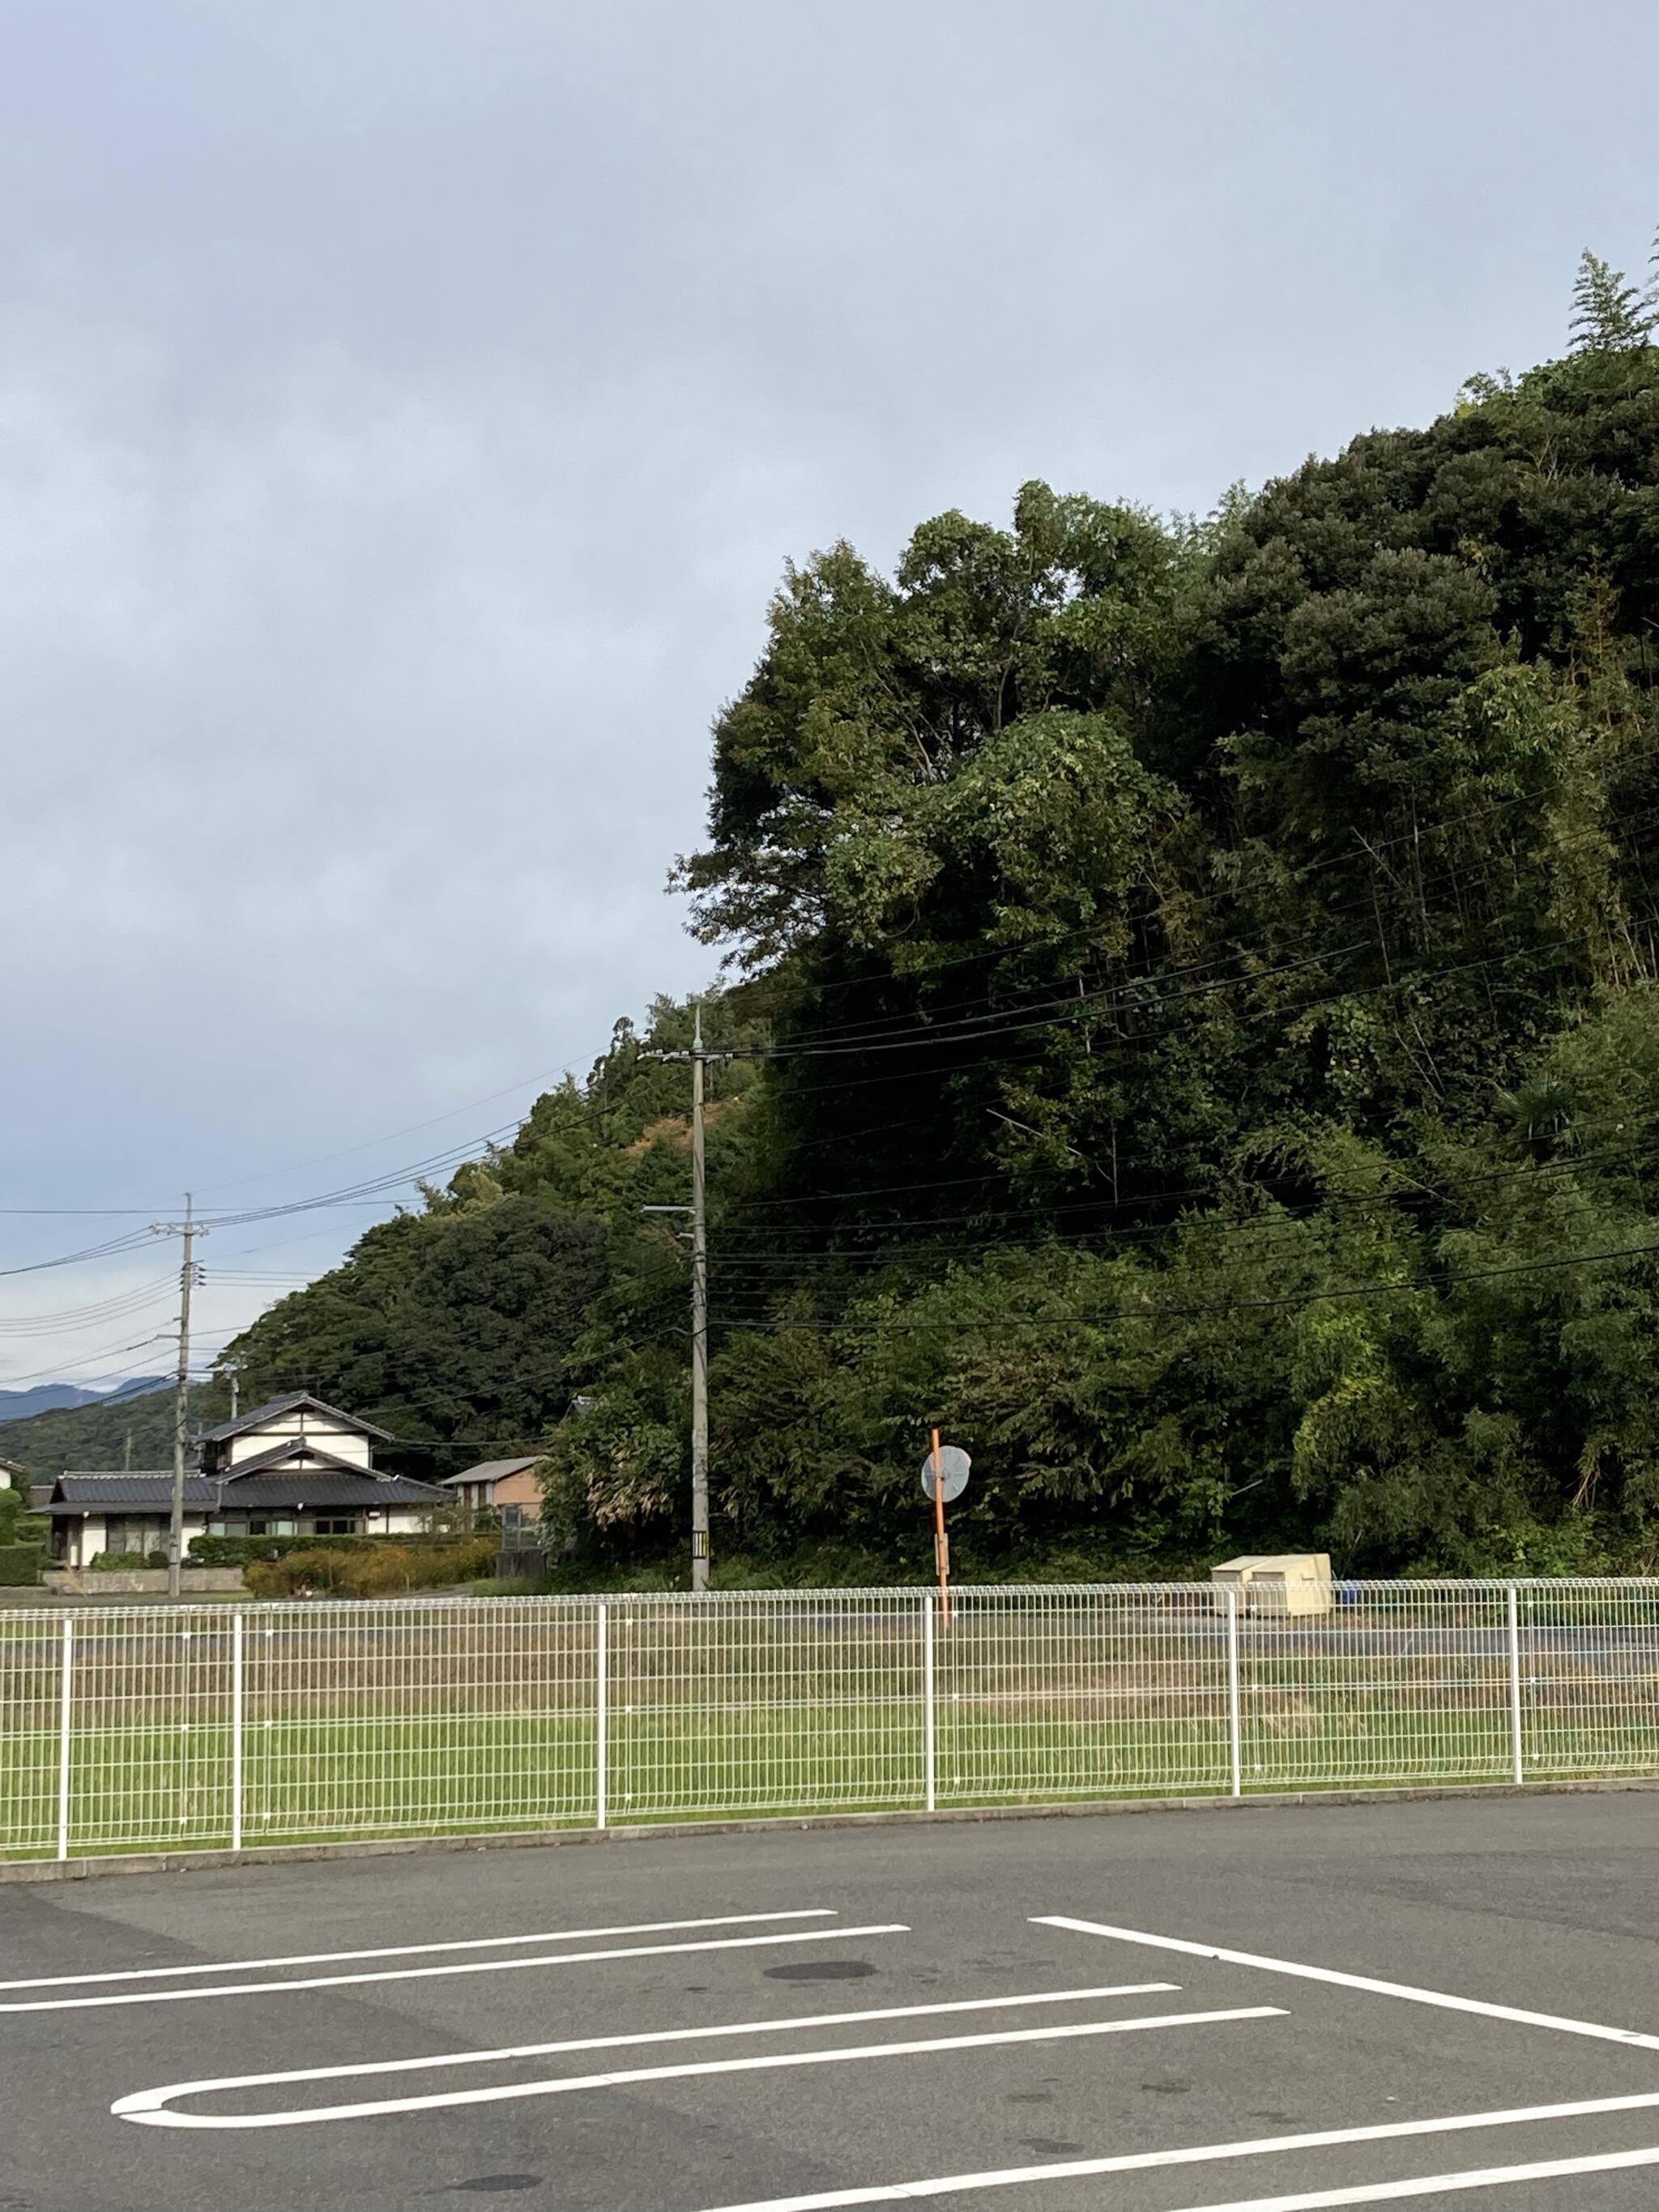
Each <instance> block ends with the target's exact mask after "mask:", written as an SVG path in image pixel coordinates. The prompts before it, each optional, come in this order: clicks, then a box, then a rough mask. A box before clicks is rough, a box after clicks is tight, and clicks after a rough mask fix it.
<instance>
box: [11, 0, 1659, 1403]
mask: <svg viewBox="0 0 1659 2212" xmlns="http://www.w3.org/2000/svg"><path fill="white" fill-rule="evenodd" d="M1656 121H1659V11H1656V10H1655V9H1653V8H1652V6H1651V5H1650V4H1648V5H1638V4H1634V0H1632V4H1630V5H1617V4H1607V0H1603V4H1595V0H1578V4H1577V5H1576V6H1574V7H1572V8H1571V9H1569V8H1567V7H1565V6H1563V5H1561V4H1559V0H1551V4H1540V0H1493V3H1492V4H1486V0H1480V4H1476V3H1475V0H1438V4H1435V5H1431V6H1430V5H1402V4H1400V0H1395V4H1392V5H1390V6H1389V7H1388V8H1386V9H1379V8H1376V7H1367V8H1360V7H1336V6H1333V5H1331V4H1330V0H1317V4H1310V5H1298V4H1274V0H1257V4H1251V3H1250V0H1157V4H1153V0H1135V4H1125V3H1124V0H1076V4H1073V0H1023V4H1022V5H1020V6H1019V7H1018V8H1015V7H1012V6H1010V5H1009V4H1008V3H1007V0H1000V4H996V5H981V4H978V0H949V4H939V5H933V6H928V5H921V4H914V0H882V4H880V5H871V4H866V0H839V4H838V5H836V6H835V7H833V8H829V7H816V8H808V7H805V6H789V5H785V6H781V7H780V6H778V5H776V4H775V0H772V4H766V5H762V4H750V0H740V3H739V4H730V5H707V4H698V0H677V4H668V0H663V4H659V5H647V4H639V3H638V0H605V3H604V4H589V5H584V6H575V5H560V4H558V0H523V4H520V0H281V4H277V0H236V4H227V0H197V3H196V4H192V3H191V0H144V4H143V5H142V6H137V7H135V6H134V5H132V0H103V4H98V0H12V4H11V5H10V6H9V8H8V9H6V33H5V43H4V66H3V69H0V717H3V723H0V1039H3V1043H4V1046H5V1048H7V1068H6V1080H5V1082H4V1085H3V1091H0V1206H5V1207H8V1208H47V1207H52V1208H76V1207H84V1208H92V1207H100V1206H108V1207H118V1206H131V1207H135V1208H137V1213H136V1214H134V1215H132V1216H130V1217H114V1218H111V1219H109V1220H102V1219H98V1218H91V1217H78V1216H73V1215H69V1214H65V1215H63V1216H58V1217H43V1216H41V1215H40V1214H27V1213H18V1212H9V1213H7V1214H5V1215H4V1216H0V1267H9V1268H17V1267H23V1266H24V1265H26V1264H27V1263H29V1262H32V1261H39V1260H41V1259H46V1258H50V1257H52V1256H54V1255H59V1254H63V1253H67V1252H70V1251H71V1250H74V1249H78V1248H80V1247H82V1246H84V1245H88V1244H92V1243H98V1242H100V1241H102V1239H103V1238H105V1237H107V1236H110V1235H114V1234H118V1233H119V1232H120V1231H122V1230H124V1229H126V1228H131V1227H133V1226H135V1225H139V1224H141V1223H142V1221H143V1220H144V1219H147V1218H149V1214H150V1212H152V1211H155V1212H158V1213H160V1212H167V1213H168V1214H171V1213H176V1212H177V1211H178V1210H179V1206H181V1204H182V1193H183V1191H184V1189H185V1188H186V1187H187V1186H188V1187H190V1188H193V1189H194V1190H195V1191H196V1193H197V1194H198V1197H199V1198H200V1199H201V1200H204V1201H205V1202H206V1203H208V1204H209V1205H210V1206H243V1205H264V1204H275V1203H277V1202H280V1201H282V1200H287V1199H290V1198H297V1197H301V1196H303V1195H306V1194H309V1193H314V1192H319V1191H324V1190H326V1189H329V1188H333V1187H335V1186H337V1185H338V1184H340V1183H343V1182H348V1181H351V1180H355V1179H356V1178H359V1177H363V1176H374V1175H380V1174H382V1173H390V1172H391V1171H392V1170H398V1169H399V1168H402V1167H404V1166H405V1165H406V1164H409V1163H410V1162H412V1161H414V1160H416V1159H418V1158H422V1156H424V1155H426V1154H428V1153H432V1152H438V1151H440V1150H441V1149H443V1148H446V1147H448V1146H458V1145H460V1144H461V1143H463V1142H465V1141H467V1140H471V1139H476V1138H477V1137H479V1136H481V1135H482V1134H483V1133H484V1132H485V1131H487V1130H490V1129H494V1128H499V1127H502V1126H503V1125H505V1124H507V1123H508V1122H510V1121H512V1119H513V1117H514V1116H515V1115H516V1114H517V1113H518V1112H519V1111H520V1110H521V1109H522V1108H523V1107H524V1106H525V1105H526V1104H527V1103H528V1101H529V1099H530V1097H532V1096H533V1093H534V1090H535V1088H536V1087H537V1085H538V1081H544V1080H545V1079H548V1078H549V1077H550V1076H552V1075H554V1074H556V1072H557V1071H559V1070H560V1069H562V1067H564V1066H573V1067H575V1068H578V1069H580V1068H582V1067H585V1066H586V1064H587V1063H588V1062H589V1061H591V1060H592V1058H593V1056H594V1055H595V1054H596V1053H597V1052H598V1051H599V1049H600V1048H601V1047H602V1046H603V1045H604V1043H605V1039H606V1037H607V1036H608V1034H609V1030H610V1028H611V1022H612V1020H613V1019H614V1018H616V1017H617V1015H618V1014H621V1013H623V1012H633V1013H638V1012H640V1011H641V1009H642V1007H643V1006H644V1005H645V1003H646V1001H647V999H648V998H649V996H650V995H651V994H653V992H655V991H658V990H664V989H668V990H673V991H676V992H684V990H686V989H687V988H688V987H690V986H692V985H694V984H695V983H696V982H697V981H700V980H701V979H702V978H703V977H705V976H706V975H708V973H709V972H710V958H709V956H708V954H706V953H705V952H703V951H702V950H701V949H700V948H699V947H697V946H696V945H694V944H692V943H691V941H690V939H688V938H687V937H686V936H685V934H684V927H683V921H684V917H683V915H682V912H681V911H680V908H679V907H678V902H675V901H673V900H671V899H668V898H665V896H664V894H663V879H664V874H665V869H666V868H667V866H668V865H669V863H670V861H671V859H672V857H673V855H674V854H675V853H676V852H678V851H684V850H685V849H687V848H690V847H691V846H693V845H695V844H696V842H698V838H699V834H700V828H701V817H702V793H703V790H704V787H705V784H706V781H707V777H708V723H709V720H710V718H711V716H712V715H713V714H714V712H715V711H716V710H717V709H718V708H719V706H720V702H722V701H723V700H724V699H726V698H727V697H728V696H730V695H731V694H732V692H734V691H735V690H738V688H740V686H741V685H742V684H743V683H744V678H745V677H746V675H747V673H748V671H749V669H750V665H752V662H753V660H754V658H755V655H756V653H757V650H758V647H759V645H760V641H761V637H762V631H763V615H764V609H765V604H766V600H767V598H768V595H769V592H770V591H771V589H772V587H773V586H774V585H775V582H776V580H777V578H778V575H779V573H780V570H781V566H782V563H783V562H784V561H785V559H786V558H787V557H788V556H802V555H805V554H806V553H809V552H810V551H811V550H813V549H814V548H816V547H818V546H821V545H823V544H826V543H827V542H829V540H831V539H833V538H836V537H840V536H846V537H848V538H851V539H852V540H853V541H854V544H857V545H859V546H860V548H861V549H862V550H864V551H865V552H866V553H867V554H869V555H870V556H873V557H875V558H877V559H878V560H880V561H882V562H889V561H890V560H891V558H892V557H893V556H894V554H895V553H896V550H897V549H898V547H899V546H900V545H901V544H902V540H903V538H904V537H905V536H906V534H907V532H908V530H909V528H910V527H911V526H913V525H914V524H915V522H916V521H918V520H921V518H922V517H924V516H926V515H927V514H930V513H935V512H937V511H938V510H939V509H940V508H942V507H949V506H960V507H965V508H966V509H968V510H969V512H971V513H975V514H979V515H981V516H985V517H987V518H989V519H992V520H1006V517H1007V515H1008V513H1009V509H1010V505H1011V501H1012V495H1013V494H1014V491H1015V489H1017V487H1018V485H1019V484H1020V483H1022V482H1023V481H1024V480H1025V479H1026V478H1028V477H1034V476H1041V477H1047V478H1048V479H1049V480H1050V481H1051V482H1052V483H1055V484H1057V485H1058V486H1060V487H1061V488H1063V489H1068V490H1083V491H1088V492H1091V493H1093V494H1096V495H1101V496H1103V497H1108V498H1127V499H1133V500H1135V501H1143V502H1146V503H1147V504H1150V505H1151V506H1152V507H1158V508H1171V507H1176V508H1181V509H1186V510H1192V509H1196V510H1200V511H1202V510H1205V509H1207V508H1208V507H1210V506H1211V505H1212V503H1213V501H1214V500H1215V499H1216V497H1217V496H1218V494H1219V493H1220V492H1221V491H1222V490H1223V489H1224V488H1225V486H1226V485H1227V484H1228V483H1231V482H1232V481H1234V480H1235V479H1237V478H1240V477H1243V478H1244V479H1246V480H1247V481H1249V483H1252V484H1255V483H1260V482H1261V481H1262V480H1263V479H1264V478H1266V477H1269V476H1272V475H1273V474H1275V473H1278V472H1279V471H1284V470H1286V469H1289V468H1291V467H1293V466H1294V465H1296V464H1297V462H1298V461H1299V460H1300V459H1302V458H1303V456H1304V454H1305V453H1308V452H1309V451H1310V450H1313V451H1318V452H1330V451H1332V450H1334V449H1335V448H1336V447H1339V446H1340V444H1341V443H1343V442H1344V441H1345V440H1346V438H1347V437H1349V436H1350V435H1352V434H1353V433H1354V432H1355V431H1357V430H1358V429H1361V428H1366V427H1368V426H1370V425H1371V424H1374V423H1401V422H1413V423H1414V422H1425V421H1426V420H1428V419H1429V418H1430V417H1431V416H1432V415H1434V414H1435V413H1436V412H1437V411H1438V410H1440V409H1441V408H1443V406H1444V405H1446V404H1448V403H1449V400H1450V399H1451V398H1452V396H1453V395H1454V393H1455V391H1456V388H1457V386H1458V385H1459V384H1460V383H1461V382H1462V380H1463V378H1464V377H1465V376H1467V375H1468V374H1469V373H1470V372H1471V371H1473V370H1476V369H1482V368H1497V367H1498V366H1500V365H1508V366H1510V367H1512V368H1521V367H1524V366H1526V365H1527V364H1528V363H1529V362H1533V361H1534V360H1536V359H1539V358H1541V357H1543V356H1547V355H1548V354H1551V353H1553V352H1557V351H1559V350H1560V349H1561V347H1562V343H1563V338H1564V331H1565V319H1566V313H1567V295H1568V292H1569V290H1570V288H1571V281H1572V276H1573V270H1574V265H1575V263H1576V261H1577V256H1578V253H1579V252H1580V250H1581V248H1583V246H1586V245H1589V246H1594V247H1595V249H1596V250H1597V251H1598V252H1602V253H1604V254H1607V255H1608V256H1610V257H1611V258H1613V259H1614V260H1615V261H1616V262H1618V263H1620V264H1622V265H1625V266H1628V267H1631V268H1632V269H1635V268H1637V267H1638V266H1639V265H1640V264H1642V263H1643V262H1644V260H1645V258H1646V255H1647V252H1648V244H1649V240H1650V235H1651V234H1652V232H1653V229H1654V227H1655V224H1656V222H1659V163H1656V161H1655V159H1654V148H1655V145H1656V143H1659V131H1656V128H1655V125H1656ZM492 1094H499V1095H493V1096H492ZM440 1116H442V1117H447V1118H444V1119H441V1120H440V1119H437V1118H436V1117H440ZM428 1122H430V1123H431V1124H432V1126H430V1127H416V1125H419V1124H423V1123H428ZM380 1210H384V1208H383V1206H382V1208H381V1209H380ZM374 1218H380V1215H379V1212H378V1211H376V1210H371V1209H368V1208H361V1207H360V1208H358V1209H357V1210H355V1211H352V1210H344V1209H340V1210H334V1211H331V1212H326V1213H324V1214H320V1215H313V1216H309V1217H307V1216H300V1217H297V1218H288V1219H285V1220H276V1221H272V1222H269V1223H265V1224H263V1225H251V1226H247V1227H244V1228H241V1229H238V1230H234V1231H231V1230H226V1231H220V1232H217V1233H216V1235H215V1236H214V1237H213V1238H212V1239H211V1240H210V1243H209V1244H208V1245H207V1246H206V1247H205V1248H204V1254H203V1257H204V1261H205V1263H206V1265H207V1267H208V1270H209V1289H208V1291H207V1294H206V1297H205V1301H204V1304H205V1323H206V1328H205V1338H204V1349H205V1352H207V1353H208V1354H210V1353H211V1352H212V1350H213V1349H214V1348H215V1347H216V1344H217V1342H218V1341H220V1340H222V1337H223V1335H224V1334H226V1333H227V1332H228V1330H229V1329H230V1328H232V1327H233V1326H234V1324H235V1323H236V1322H239V1321H240V1320H242V1319H244V1318H246V1316H248V1315H250V1314H251V1313H252V1311H254V1310H257V1308H258V1305H259V1304H261V1303H262V1302H264V1300H265V1299H267V1298H268V1297H270V1296H272V1295H274V1294H275V1293H276V1291H277V1290H278V1289H280V1288H281V1286H282V1285H281V1284H280V1283H278V1282H264V1283H262V1282H249V1281H244V1282H236V1281H234V1279H233V1280H228V1281H226V1280H219V1279H217V1278H221V1277H227V1276H228V1277H231V1278H234V1277H235V1276H237V1275H238V1274H247V1273H258V1274H270V1275H272V1276H292V1277H300V1276H303V1275H305V1274H307V1273H313V1272H315V1271H316V1270H317V1269H319V1268H320V1267H323V1266H325V1265H326V1264H327V1263H328V1262H329V1261H331V1259H332V1258H333V1257H335V1256H336V1255H337V1253H338V1252H339V1251H340V1250H341V1249H343V1246H344V1245H345V1244H346V1243H349V1240H350V1238H351V1237H353V1236H354V1235H355V1234H356V1233H357V1231H359V1230H361V1229H362V1227H363V1226H364V1225H366V1224H367V1223H368V1221H370V1220H372V1219H374ZM173 1265H176V1254H175V1253H173V1252H172V1251H170V1250H169V1249H167V1248H162V1247H152V1248H151V1249H147V1250H144V1251H143V1252H139V1253H136V1254H134V1255H121V1256H118V1257H116V1258H112V1259H108V1260H100V1261H90V1262H87V1263H84V1264H81V1265H77V1266H75V1267H64V1268H57V1269H52V1270H50V1271H46V1272H41V1273H21V1274H14V1275H12V1276H10V1277H9V1278H8V1279H6V1280H5V1281H3V1282H0V1384H7V1383H21V1382H22V1381H24V1380H25V1379H27V1378H28V1377H30V1376H34V1375H36V1374H39V1373H40V1372H42V1371H48V1372H50V1373H52V1374H54V1375H58V1374H79V1375H83V1376H87V1375H98V1376H104V1375H110V1374H114V1373H117V1372H119V1371H122V1370H132V1369H137V1370H142V1371H145V1372H149V1371H153V1370H154V1369H155V1366H156V1365H158V1364H165V1352H164V1349H163V1348H161V1347H153V1346H149V1345H148V1344H146V1343H145V1342H143V1338H144V1336H145V1334H146V1332H148V1331H151V1330H159V1329H161V1328H164V1327H166V1326H167V1295H166V1294H165V1292H164V1291H161V1289H159V1288H158V1289H157V1290H156V1291H155V1296H154V1297H153V1298H152V1299H151V1300H150V1302H149V1304H135V1305H134V1307H133V1310H132V1311H131V1314H118V1315H113V1316H109V1317H108V1318H106V1319H104V1320H96V1319H94V1320H88V1319H86V1318H85V1312H84V1310H86V1309H88V1308H89V1307H91V1306H93V1305H94V1304H96V1303H98V1302H100V1301H103V1300H106V1299H109V1298H112V1297H115V1296H116V1295H117V1294H118V1293H121V1292H123V1291H125V1290H126V1289H128V1288H129V1287H135V1289H140V1288H142V1287H143V1285H147V1284H159V1282H160V1279H161V1277H162V1276H163V1275H164V1274H165V1273H166V1270H167V1268H168V1267H170V1266H173ZM65 1309H74V1310H76V1311H77V1312H79V1313H81V1314H82V1321H81V1323H80V1325H78V1326H70V1325H67V1324H60V1323H58V1322H55V1321H52V1320H51V1319H50V1318H49V1317H50V1316H52V1315H53V1314H55V1313H58V1312H60V1311H62V1310H65ZM21 1322H28V1323H30V1324H32V1326H31V1328H29V1329H28V1331H27V1333H26V1332H25V1331H24V1330H22V1329H21V1328H19V1327H18V1324H19V1323H21Z"/></svg>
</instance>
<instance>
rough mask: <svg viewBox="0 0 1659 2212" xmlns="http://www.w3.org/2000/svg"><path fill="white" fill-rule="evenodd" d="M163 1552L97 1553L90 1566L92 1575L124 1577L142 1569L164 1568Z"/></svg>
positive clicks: (165, 1562) (165, 1556) (165, 1561)
mask: <svg viewBox="0 0 1659 2212" xmlns="http://www.w3.org/2000/svg"><path fill="white" fill-rule="evenodd" d="M166 1565H167V1553H165V1552H99V1553H95V1554H94V1558H93V1559H92V1563H91V1566H92V1572H93V1573H94V1575H126V1574H131V1573H133V1572H134V1571H136V1570H137V1569H139V1568H143V1567H165V1566H166Z"/></svg>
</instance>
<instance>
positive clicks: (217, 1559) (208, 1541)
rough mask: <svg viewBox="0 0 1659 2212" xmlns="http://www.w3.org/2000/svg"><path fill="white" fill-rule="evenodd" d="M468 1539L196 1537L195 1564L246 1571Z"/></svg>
mask: <svg viewBox="0 0 1659 2212" xmlns="http://www.w3.org/2000/svg"><path fill="white" fill-rule="evenodd" d="M469 1541H471V1539H470V1538H468V1537H465V1536H448V1535H442V1534H439V1535H425V1534H422V1535H416V1536H410V1537H407V1538H404V1537H391V1536H192V1537H191V1540H190V1557H191V1564H192V1565H195V1566H198V1567H243V1566H247V1565H250V1564H251V1563H252V1561H254V1560H256V1559H265V1560H271V1559H287V1558H288V1557H289V1554H290V1553H294V1552H307V1553H310V1552H380V1551H384V1550H385V1549H386V1547H387V1545H388V1544H393V1543H396V1544H399V1545H403V1544H413V1545H418V1546H419V1547H421V1548H422V1549H425V1548H426V1547H428V1546H431V1547H439V1546H441V1545H445V1544H465V1543H467V1542H469Z"/></svg>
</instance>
